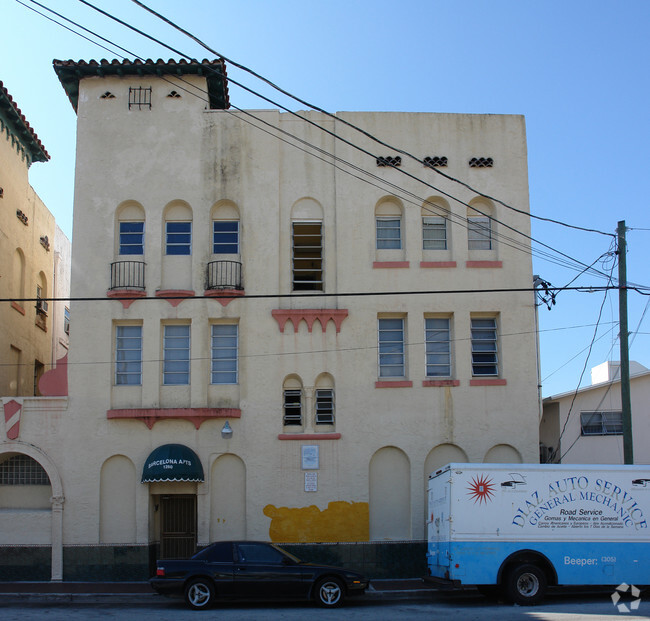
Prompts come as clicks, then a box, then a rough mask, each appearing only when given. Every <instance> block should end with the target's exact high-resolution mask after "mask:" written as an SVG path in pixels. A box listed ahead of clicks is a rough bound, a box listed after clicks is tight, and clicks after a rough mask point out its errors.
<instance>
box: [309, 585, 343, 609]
mask: <svg viewBox="0 0 650 621" xmlns="http://www.w3.org/2000/svg"><path fill="white" fill-rule="evenodd" d="M343 595H344V587H343V584H342V583H341V581H340V580H339V579H338V578H323V579H322V580H320V581H319V582H318V583H317V584H316V590H315V591H314V596H315V598H316V603H317V604H318V605H319V606H322V607H323V608H338V607H339V606H340V605H341V604H343Z"/></svg>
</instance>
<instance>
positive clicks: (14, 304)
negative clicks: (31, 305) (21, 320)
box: [11, 302, 25, 315]
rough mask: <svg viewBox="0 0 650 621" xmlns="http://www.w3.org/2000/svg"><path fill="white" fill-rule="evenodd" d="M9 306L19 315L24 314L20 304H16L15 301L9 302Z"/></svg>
mask: <svg viewBox="0 0 650 621" xmlns="http://www.w3.org/2000/svg"><path fill="white" fill-rule="evenodd" d="M11 308H13V309H14V310H17V311H18V312H19V313H20V314H21V315H24V314H25V309H24V308H23V307H22V306H21V305H20V304H18V303H16V302H12V303H11Z"/></svg>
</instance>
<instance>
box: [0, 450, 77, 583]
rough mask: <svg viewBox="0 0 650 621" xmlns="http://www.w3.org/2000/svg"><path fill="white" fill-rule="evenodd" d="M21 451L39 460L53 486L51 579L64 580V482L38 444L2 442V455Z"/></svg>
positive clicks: (55, 580)
mask: <svg viewBox="0 0 650 621" xmlns="http://www.w3.org/2000/svg"><path fill="white" fill-rule="evenodd" d="M7 453H21V454H23V455H27V456H28V457H31V458H32V459H33V460H35V461H37V462H38V463H39V464H40V465H41V466H42V467H43V469H44V470H45V472H46V473H47V476H48V477H49V479H50V486H51V487H52V498H51V499H50V502H51V503H52V510H51V511H52V572H51V580H52V581H53V582H59V581H61V580H63V503H64V502H65V496H64V495H63V482H62V481H61V476H60V475H59V471H58V469H57V467H56V466H55V465H54V462H53V461H52V460H51V459H50V458H49V457H48V456H47V455H46V454H45V453H44V452H43V451H42V450H41V449H39V448H38V447H37V446H34V445H33V444H26V443H24V442H19V441H12V442H3V443H2V444H0V455H5V454H7Z"/></svg>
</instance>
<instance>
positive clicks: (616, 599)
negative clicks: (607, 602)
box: [612, 582, 641, 613]
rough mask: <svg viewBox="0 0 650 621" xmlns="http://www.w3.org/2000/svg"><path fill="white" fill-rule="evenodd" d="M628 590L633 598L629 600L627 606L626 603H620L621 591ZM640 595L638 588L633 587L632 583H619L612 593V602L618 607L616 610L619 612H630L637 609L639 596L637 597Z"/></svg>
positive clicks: (639, 602) (625, 591) (639, 603)
mask: <svg viewBox="0 0 650 621" xmlns="http://www.w3.org/2000/svg"><path fill="white" fill-rule="evenodd" d="M628 590H629V592H630V595H631V596H632V597H633V598H634V599H633V600H632V601H631V602H630V606H629V608H628V606H627V604H624V603H621V593H622V594H626V593H627V592H628ZM640 595H641V591H640V589H638V588H637V587H635V586H634V585H633V584H625V582H623V584H619V585H618V586H617V587H616V591H614V592H613V593H612V604H614V606H616V608H618V611H619V612H620V613H626V612H630V611H632V610H638V609H639V606H640V605H641V598H640V597H639V596H640Z"/></svg>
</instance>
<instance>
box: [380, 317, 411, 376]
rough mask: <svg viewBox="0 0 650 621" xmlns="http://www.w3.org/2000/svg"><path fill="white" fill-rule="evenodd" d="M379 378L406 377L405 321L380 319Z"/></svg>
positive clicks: (400, 319) (401, 319)
mask: <svg viewBox="0 0 650 621" xmlns="http://www.w3.org/2000/svg"><path fill="white" fill-rule="evenodd" d="M378 333H379V377H405V376H406V364H405V357H404V319H403V318H395V319H392V318H391V319H379V327H378Z"/></svg>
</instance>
